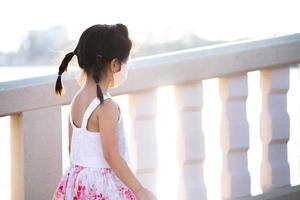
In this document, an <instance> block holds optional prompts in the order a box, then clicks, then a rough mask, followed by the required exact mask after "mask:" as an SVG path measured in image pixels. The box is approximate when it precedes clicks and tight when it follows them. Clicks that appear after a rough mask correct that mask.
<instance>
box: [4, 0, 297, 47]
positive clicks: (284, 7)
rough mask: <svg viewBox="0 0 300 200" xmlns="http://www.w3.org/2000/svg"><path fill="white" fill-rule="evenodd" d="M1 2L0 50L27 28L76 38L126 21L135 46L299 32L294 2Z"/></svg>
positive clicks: (16, 41)
mask: <svg viewBox="0 0 300 200" xmlns="http://www.w3.org/2000/svg"><path fill="white" fill-rule="evenodd" d="M0 4H1V6H0V25H1V37H0V51H1V52H12V51H16V50H17V49H18V47H19V45H20V42H21V41H22V39H23V38H25V37H26V34H27V33H28V31H30V30H46V29H48V28H49V27H51V26H57V25H63V26H65V27H66V28H67V30H68V33H69V38H70V39H72V40H78V39H79V36H80V34H81V33H82V31H83V30H84V29H86V28H87V27H89V26H91V25H93V24H97V23H106V24H113V23H124V24H125V25H127V26H128V29H129V33H130V36H131V38H132V39H133V40H135V41H136V42H138V43H139V42H143V41H147V40H149V39H151V40H152V41H154V42H165V41H172V40H175V39H178V38H179V37H181V36H183V35H184V34H186V33H194V34H197V35H198V36H199V37H202V38H204V39H208V40H228V41H232V40H237V39H244V38H257V37H265V36H269V35H275V34H286V33H295V32H300V23H299V21H300V20H299V19H300V14H299V8H300V6H299V5H300V2H299V3H298V2H297V1H296V0H273V1H271V0H184V1H183V0H181V1H179V0H163V1H162V0H151V1H143V0H128V1H116V0H109V1H101V0H98V1H96V0H86V1H76V0H73V1H70V0H51V1H49V0H48V1H47V0H44V1H38V0H26V1H21V0H1V2H0ZM148 33H151V37H150V38H149V34H148Z"/></svg>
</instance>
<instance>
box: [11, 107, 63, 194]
mask: <svg viewBox="0 0 300 200" xmlns="http://www.w3.org/2000/svg"><path fill="white" fill-rule="evenodd" d="M61 133H62V117H61V107H60V106H56V107H48V108H42V109H39V110H29V111H24V112H22V113H21V114H14V115H12V116H11V152H12V153H11V156H12V160H11V173H12V179H11V196H12V199H13V200H23V199H41V200H43V199H44V200H48V199H51V198H52V195H53V194H54V191H55V189H56V187H57V184H58V182H59V179H60V177H61V176H62V136H61Z"/></svg>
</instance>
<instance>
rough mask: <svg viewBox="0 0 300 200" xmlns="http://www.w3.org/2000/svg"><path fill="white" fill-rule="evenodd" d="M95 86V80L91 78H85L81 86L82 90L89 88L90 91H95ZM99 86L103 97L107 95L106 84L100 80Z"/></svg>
mask: <svg viewBox="0 0 300 200" xmlns="http://www.w3.org/2000/svg"><path fill="white" fill-rule="evenodd" d="M96 86H97V84H96V82H95V80H94V79H93V78H91V77H87V78H86V81H85V83H84V85H83V88H87V89H88V88H91V89H95V88H96ZM99 86H100V88H101V91H102V93H103V95H108V82H107V81H105V80H102V81H100V82H99Z"/></svg>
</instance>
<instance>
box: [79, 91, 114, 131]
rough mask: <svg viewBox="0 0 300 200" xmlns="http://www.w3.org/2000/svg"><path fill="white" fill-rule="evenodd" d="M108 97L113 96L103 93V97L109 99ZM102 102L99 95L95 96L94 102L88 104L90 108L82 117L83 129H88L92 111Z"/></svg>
mask: <svg viewBox="0 0 300 200" xmlns="http://www.w3.org/2000/svg"><path fill="white" fill-rule="evenodd" d="M108 98H111V96H110V95H109V94H108V95H105V94H103V99H104V100H105V99H108ZM99 103H100V100H99V99H98V97H95V98H94V99H93V100H92V102H91V103H90V105H89V106H88V108H87V109H86V111H85V113H84V115H83V119H82V125H81V127H82V129H84V130H87V122H88V119H89V118H90V115H91V114H92V112H93V111H94V110H95V108H96V107H97V106H98V105H99Z"/></svg>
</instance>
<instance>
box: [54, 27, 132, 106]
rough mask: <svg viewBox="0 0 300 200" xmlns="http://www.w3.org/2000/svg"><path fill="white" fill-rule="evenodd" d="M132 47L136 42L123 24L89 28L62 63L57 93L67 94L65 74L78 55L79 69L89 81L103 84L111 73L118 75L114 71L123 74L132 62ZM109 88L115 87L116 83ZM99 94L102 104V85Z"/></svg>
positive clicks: (98, 89) (56, 86)
mask: <svg viewBox="0 0 300 200" xmlns="http://www.w3.org/2000/svg"><path fill="white" fill-rule="evenodd" d="M131 47H132V42H131V40H130V39H129V37H128V29H127V27H126V26H125V25H123V24H115V25H107V24H97V25H94V26H91V27H89V28H88V29H86V30H85V31H84V32H83V33H82V34H81V36H80V39H79V42H78V44H77V46H76V48H75V50H74V51H73V52H70V53H68V54H66V55H65V57H64V59H63V61H62V62H61V65H60V66H59V71H58V77H57V81H56V85H55V93H56V94H57V95H60V96H62V95H63V94H64V90H63V86H62V82H61V74H62V73H63V72H64V71H67V67H68V63H69V62H70V60H71V59H72V57H73V56H74V55H76V56H77V60H78V65H79V67H80V68H81V69H82V70H83V72H84V74H85V75H86V77H90V78H92V79H93V80H94V81H95V83H99V82H100V81H101V80H103V79H106V78H107V77H106V76H107V73H108V71H109V70H110V71H115V70H114V69H112V68H114V67H118V68H119V69H118V71H120V70H121V67H122V64H123V63H126V62H127V60H128V57H129V53H130V50H131ZM118 71H117V72H118ZM109 84H110V85H113V82H112V83H109ZM96 90H97V96H98V98H99V100H100V103H102V102H103V93H102V90H101V88H100V86H99V85H98V84H96Z"/></svg>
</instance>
